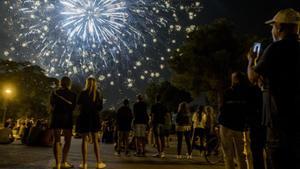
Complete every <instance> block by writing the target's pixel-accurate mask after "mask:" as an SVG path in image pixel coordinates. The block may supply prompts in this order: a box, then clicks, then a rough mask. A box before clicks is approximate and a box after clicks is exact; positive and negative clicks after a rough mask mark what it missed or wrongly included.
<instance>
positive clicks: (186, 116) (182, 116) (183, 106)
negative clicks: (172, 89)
mask: <svg viewBox="0 0 300 169" xmlns="http://www.w3.org/2000/svg"><path fill="white" fill-rule="evenodd" d="M176 123H177V124H176V132H177V141H178V142H177V158H178V159H180V158H182V156H181V147H182V138H183V136H184V137H185V142H186V146H187V152H188V153H187V159H191V158H192V146H191V129H192V127H191V118H190V112H189V110H188V105H187V103H186V102H182V103H180V104H179V107H178V113H177V117H176Z"/></svg>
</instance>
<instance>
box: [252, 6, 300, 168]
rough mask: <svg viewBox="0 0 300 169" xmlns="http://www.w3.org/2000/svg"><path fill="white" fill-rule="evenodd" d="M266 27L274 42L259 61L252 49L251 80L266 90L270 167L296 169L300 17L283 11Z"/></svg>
mask: <svg viewBox="0 0 300 169" xmlns="http://www.w3.org/2000/svg"><path fill="white" fill-rule="evenodd" d="M266 24H269V25H271V26H272V36H273V40H274V42H273V43H271V44H270V45H269V46H268V47H267V48H266V49H265V51H264V53H263V54H262V55H261V56H260V57H259V59H258V58H257V56H258V55H257V54H256V53H254V52H253V51H252V50H250V52H249V54H248V60H249V64H248V77H249V80H250V81H251V82H252V83H254V84H257V85H259V86H260V87H261V88H262V91H263V124H264V125H266V126H267V158H268V160H267V161H268V163H267V164H268V168H271V169H291V168H295V169H296V168H300V146H299V143H300V129H299V124H298V123H299V122H300V121H299V119H298V118H297V117H298V116H299V114H300V105H299V104H300V43H299V40H298V39H299V24H300V14H299V12H297V11H295V10H294V9H283V10H281V11H279V12H278V13H277V14H276V15H275V16H274V18H273V19H272V20H269V21H267V22H266ZM256 60H258V61H257V64H256Z"/></svg>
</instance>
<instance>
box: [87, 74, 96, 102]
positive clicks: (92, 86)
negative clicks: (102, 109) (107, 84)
mask: <svg viewBox="0 0 300 169" xmlns="http://www.w3.org/2000/svg"><path fill="white" fill-rule="evenodd" d="M84 90H85V91H88V93H89V96H90V97H92V99H93V102H96V99H97V82H96V79H95V78H93V77H89V78H87V79H86V81H85V88H84Z"/></svg>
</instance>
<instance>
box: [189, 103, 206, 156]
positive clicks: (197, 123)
mask: <svg viewBox="0 0 300 169" xmlns="http://www.w3.org/2000/svg"><path fill="white" fill-rule="evenodd" d="M192 121H193V130H194V131H193V132H194V134H193V137H192V146H195V147H197V146H196V145H195V142H196V138H197V137H199V139H200V147H198V148H199V149H200V154H201V155H203V151H204V142H205V136H206V131H205V128H206V121H207V115H206V112H205V111H204V106H202V105H200V106H199V107H198V110H197V111H196V112H195V113H194V114H193V117H192Z"/></svg>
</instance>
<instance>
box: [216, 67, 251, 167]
mask: <svg viewBox="0 0 300 169" xmlns="http://www.w3.org/2000/svg"><path fill="white" fill-rule="evenodd" d="M231 82H232V85H231V87H230V88H228V89H227V90H226V91H225V93H224V99H223V103H222V105H221V111H220V115H219V119H218V121H219V123H220V124H221V127H220V137H221V144H222V148H223V153H224V161H225V168H226V169H233V168H235V163H234V155H235V157H236V160H237V163H238V165H239V168H240V169H247V163H246V155H245V154H244V144H245V142H244V132H245V130H246V118H247V114H248V111H249V110H250V109H249V107H250V101H249V99H250V92H251V90H250V86H249V84H248V83H247V77H246V75H244V74H242V73H241V72H234V73H232V76H231Z"/></svg>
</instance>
